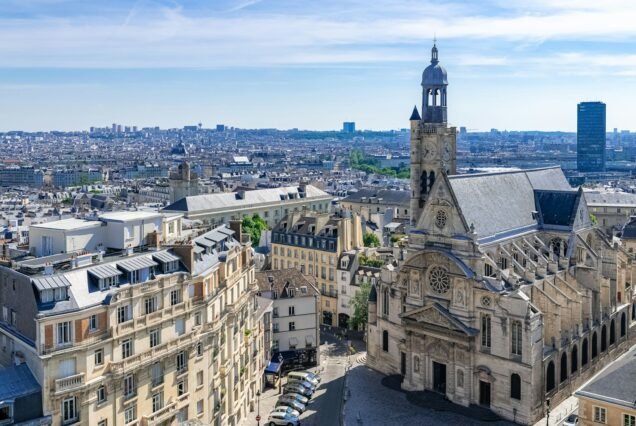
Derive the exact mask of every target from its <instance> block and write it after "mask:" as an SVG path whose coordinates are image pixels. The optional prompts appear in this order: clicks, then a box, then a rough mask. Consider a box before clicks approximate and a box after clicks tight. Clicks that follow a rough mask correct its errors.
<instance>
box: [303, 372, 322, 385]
mask: <svg viewBox="0 0 636 426" xmlns="http://www.w3.org/2000/svg"><path fill="white" fill-rule="evenodd" d="M299 373H304V374H307V375H308V376H309V378H311V379H314V380H317V381H318V382H320V380H321V379H320V374H317V373H312V372H311V371H308V370H303V371H299Z"/></svg>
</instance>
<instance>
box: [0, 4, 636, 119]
mask: <svg viewBox="0 0 636 426" xmlns="http://www.w3.org/2000/svg"><path fill="white" fill-rule="evenodd" d="M434 37H436V38H437V47H438V49H439V59H440V63H441V64H442V65H443V66H444V67H445V68H446V70H447V72H448V80H449V88H448V108H449V111H448V117H449V122H450V124H452V125H455V126H466V127H467V128H468V129H469V130H471V129H472V130H489V129H491V128H497V129H500V130H504V129H507V130H563V131H575V130H576V104H577V103H578V102H581V101H596V100H600V101H603V102H605V103H606V104H607V126H608V130H611V129H612V128H614V127H617V128H619V129H629V130H632V131H636V122H635V121H636V116H635V115H634V113H633V111H634V108H633V105H634V99H635V98H636V2H634V1H633V0H603V1H599V0H534V1H531V0H486V1H479V0H468V1H461V0H456V1H446V0H435V1H428V0H313V1H305V0H194V1H178V0H156V1H155V0H138V1H122V0H99V1H93V0H0V131H8V130H26V131H36V130H86V129H88V128H89V127H90V126H109V125H110V124H111V123H121V124H123V125H137V126H139V127H144V126H160V127H162V128H169V127H182V126H184V125H191V124H197V123H202V124H203V126H204V127H213V126H214V125H215V124H217V123H224V124H226V125H228V126H235V127H241V128H273V127H276V128H280V129H288V128H300V129H315V130H331V129H339V128H341V126H342V122H343V121H355V122H356V124H357V127H358V129H373V130H386V129H399V128H404V127H407V126H408V118H409V116H410V114H411V111H412V109H413V105H415V104H417V105H420V104H421V86H420V83H421V73H422V71H423V69H424V68H425V67H426V66H427V65H428V64H429V62H430V55H431V53H430V49H431V46H432V42H433V38H434Z"/></svg>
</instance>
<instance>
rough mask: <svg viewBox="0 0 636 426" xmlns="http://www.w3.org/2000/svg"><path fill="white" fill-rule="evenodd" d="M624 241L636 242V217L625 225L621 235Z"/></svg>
mask: <svg viewBox="0 0 636 426" xmlns="http://www.w3.org/2000/svg"><path fill="white" fill-rule="evenodd" d="M621 239H622V240H635V239H636V217H634V218H632V219H630V221H629V222H627V223H626V224H625V225H623V232H622V233H621Z"/></svg>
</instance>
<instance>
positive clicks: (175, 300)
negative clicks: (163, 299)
mask: <svg viewBox="0 0 636 426" xmlns="http://www.w3.org/2000/svg"><path fill="white" fill-rule="evenodd" d="M181 299H182V297H181V289H178V290H172V291H171V292H170V306H174V305H178V304H179V303H181Z"/></svg>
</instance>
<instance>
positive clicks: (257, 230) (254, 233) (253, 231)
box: [241, 214, 268, 245]
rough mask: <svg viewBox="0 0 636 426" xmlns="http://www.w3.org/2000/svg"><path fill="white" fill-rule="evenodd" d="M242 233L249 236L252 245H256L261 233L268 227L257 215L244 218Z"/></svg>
mask: <svg viewBox="0 0 636 426" xmlns="http://www.w3.org/2000/svg"><path fill="white" fill-rule="evenodd" d="M241 225H242V227H243V232H245V233H246V234H250V240H251V241H252V244H253V245H257V244H258V243H259V242H260V240H261V233H262V232H263V231H265V230H266V229H267V228H268V226H267V222H265V221H264V220H263V219H262V218H261V217H260V216H259V215H258V214H255V215H254V216H251V217H250V216H245V217H244V218H243V222H242V224H241Z"/></svg>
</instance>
